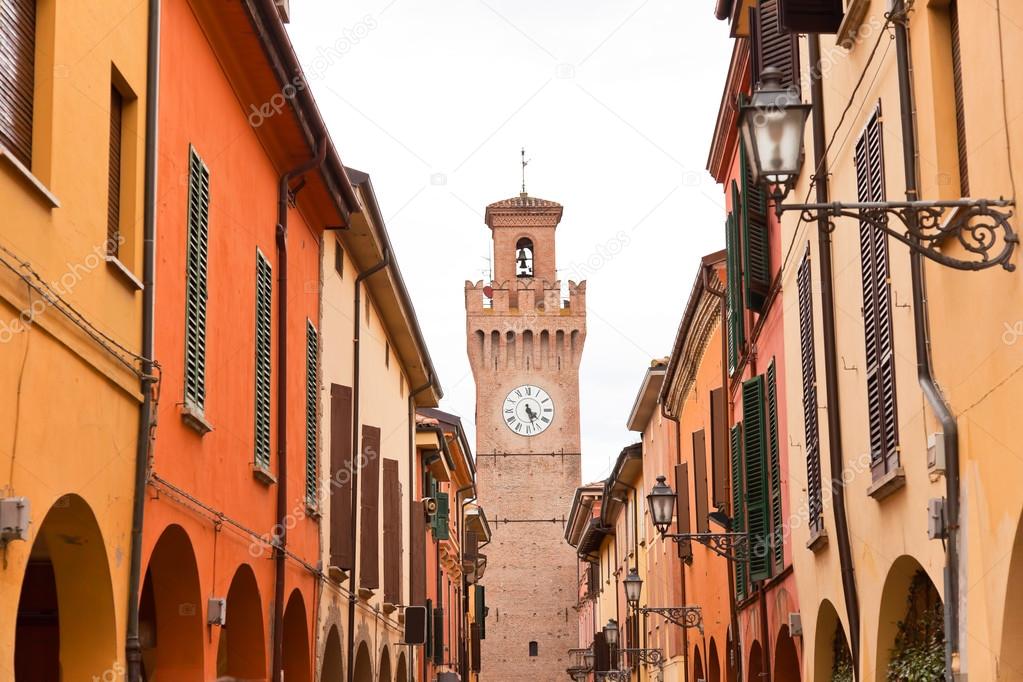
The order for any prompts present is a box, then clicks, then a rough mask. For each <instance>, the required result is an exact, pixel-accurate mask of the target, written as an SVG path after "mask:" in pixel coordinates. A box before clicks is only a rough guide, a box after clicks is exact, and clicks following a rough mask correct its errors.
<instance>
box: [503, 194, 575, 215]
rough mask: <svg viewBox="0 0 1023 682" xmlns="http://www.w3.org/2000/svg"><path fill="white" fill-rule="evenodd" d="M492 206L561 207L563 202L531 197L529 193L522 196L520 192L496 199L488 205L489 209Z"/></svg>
mask: <svg viewBox="0 0 1023 682" xmlns="http://www.w3.org/2000/svg"><path fill="white" fill-rule="evenodd" d="M492 208H561V204H559V203H558V202H556V201H548V200H546V199H540V198H539V197H531V196H529V195H526V196H522V195H521V194H520V195H519V196H517V197H512V198H510V199H502V200H501V201H495V202H494V203H492V204H490V205H489V206H487V210H488V211H489V210H490V209H492Z"/></svg>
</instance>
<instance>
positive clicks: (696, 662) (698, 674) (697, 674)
mask: <svg viewBox="0 0 1023 682" xmlns="http://www.w3.org/2000/svg"><path fill="white" fill-rule="evenodd" d="M693 679H694V680H706V679H707V676H706V674H705V673H704V672H703V658H701V657H700V645H699V644H696V645H694V646H693Z"/></svg>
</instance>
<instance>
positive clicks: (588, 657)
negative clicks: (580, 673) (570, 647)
mask: <svg viewBox="0 0 1023 682" xmlns="http://www.w3.org/2000/svg"><path fill="white" fill-rule="evenodd" d="M594 658H595V656H594V654H593V647H590V648H589V649H587V650H586V651H584V652H583V665H584V666H586V669H587V670H593V660H594Z"/></svg>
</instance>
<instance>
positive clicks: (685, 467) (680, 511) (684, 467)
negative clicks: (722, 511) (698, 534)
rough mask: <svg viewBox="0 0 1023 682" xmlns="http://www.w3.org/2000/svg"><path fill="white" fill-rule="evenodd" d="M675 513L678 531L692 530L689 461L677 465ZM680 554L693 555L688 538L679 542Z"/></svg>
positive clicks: (684, 556) (683, 557)
mask: <svg viewBox="0 0 1023 682" xmlns="http://www.w3.org/2000/svg"><path fill="white" fill-rule="evenodd" d="M675 515H676V523H675V527H676V529H677V530H676V532H678V533H689V532H691V530H690V528H691V524H690V520H689V464H688V463H687V462H682V463H681V464H676V465H675ZM678 555H679V557H681V558H682V559H688V558H690V557H692V556H693V546H692V543H691V542H689V541H687V540H683V541H681V542H679V543H678Z"/></svg>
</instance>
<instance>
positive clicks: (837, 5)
mask: <svg viewBox="0 0 1023 682" xmlns="http://www.w3.org/2000/svg"><path fill="white" fill-rule="evenodd" d="M844 14H845V13H844V11H843V7H842V0H779V1H778V17H779V23H780V24H781V27H782V29H783V30H785V31H789V32H791V33H838V29H839V27H840V26H841V25H842V17H843V15H844Z"/></svg>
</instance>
